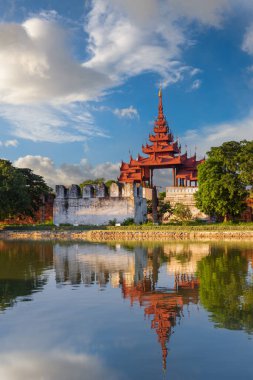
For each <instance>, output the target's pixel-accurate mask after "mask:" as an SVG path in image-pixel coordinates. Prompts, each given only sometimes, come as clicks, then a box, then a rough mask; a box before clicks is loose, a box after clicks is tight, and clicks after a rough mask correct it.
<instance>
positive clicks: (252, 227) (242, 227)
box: [0, 222, 253, 232]
mask: <svg viewBox="0 0 253 380" xmlns="http://www.w3.org/2000/svg"><path fill="white" fill-rule="evenodd" d="M0 229H1V230H2V231H20V232H22V231H52V232H64V231H96V230H100V231H101V230H103V231H113V232H116V231H171V232H172V231H176V232H184V231H185V232H187V231H188V232H190V231H203V232H204V231H253V223H252V222H251V223H232V222H228V223H208V224H207V223H205V224H203V223H197V222H188V223H173V224H164V225H154V224H142V225H135V224H131V225H129V226H118V227H116V226H95V225H87V226H86V225H80V226H72V225H60V226H55V225H53V224H35V225H0Z"/></svg>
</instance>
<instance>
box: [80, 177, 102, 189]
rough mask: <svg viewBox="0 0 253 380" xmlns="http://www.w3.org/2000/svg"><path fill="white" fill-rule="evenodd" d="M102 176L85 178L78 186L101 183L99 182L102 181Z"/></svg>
mask: <svg viewBox="0 0 253 380" xmlns="http://www.w3.org/2000/svg"><path fill="white" fill-rule="evenodd" d="M104 182H105V179H104V178H96V179H86V180H85V181H84V182H82V183H80V185H79V186H80V187H81V188H83V187H84V186H87V185H101V183H104Z"/></svg>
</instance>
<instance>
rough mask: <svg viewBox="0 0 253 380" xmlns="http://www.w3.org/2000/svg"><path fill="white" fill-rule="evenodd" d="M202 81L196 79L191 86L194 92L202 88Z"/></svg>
mask: <svg viewBox="0 0 253 380" xmlns="http://www.w3.org/2000/svg"><path fill="white" fill-rule="evenodd" d="M201 84H202V81H201V80H200V79H196V80H195V81H194V82H193V83H192V86H191V89H192V90H198V89H199V88H200V87H201Z"/></svg>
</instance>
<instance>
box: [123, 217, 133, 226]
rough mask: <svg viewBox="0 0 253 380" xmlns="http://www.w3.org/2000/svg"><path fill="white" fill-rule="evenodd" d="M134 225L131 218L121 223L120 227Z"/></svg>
mask: <svg viewBox="0 0 253 380" xmlns="http://www.w3.org/2000/svg"><path fill="white" fill-rule="evenodd" d="M133 224H134V219H133V218H127V219H125V220H124V222H122V223H121V225H122V226H132V225H133Z"/></svg>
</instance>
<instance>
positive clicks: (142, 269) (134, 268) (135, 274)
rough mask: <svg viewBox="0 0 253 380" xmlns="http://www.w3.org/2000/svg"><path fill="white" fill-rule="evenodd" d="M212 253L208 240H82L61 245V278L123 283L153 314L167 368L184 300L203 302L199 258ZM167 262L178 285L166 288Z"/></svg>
mask: <svg viewBox="0 0 253 380" xmlns="http://www.w3.org/2000/svg"><path fill="white" fill-rule="evenodd" d="M208 254H209V245H208V244H185V243H182V244H180V243H179V244H175V243H173V244H167V245H158V246H154V247H151V246H147V247H145V246H133V247H132V248H131V247H124V246H121V245H119V244H115V245H114V246H107V245H90V244H80V245H72V246H64V245H59V244H58V245H56V246H55V247H54V263H55V271H56V281H57V282H58V283H64V282H65V283H66V282H69V283H71V284H80V283H83V284H85V285H87V286H88V285H93V284H97V285H99V286H100V287H105V286H107V285H108V284H110V285H111V286H112V287H114V288H115V287H120V288H121V290H122V295H123V297H124V298H125V299H129V301H130V304H131V305H132V306H133V305H134V304H135V303H138V304H139V305H140V306H141V307H143V308H144V315H145V316H146V317H148V318H150V319H151V324H150V325H151V328H152V329H154V330H155V331H156V334H157V336H158V342H159V343H160V345H161V350H162V361H163V368H166V358H167V354H168V349H167V345H168V341H169V338H170V336H171V334H172V332H173V328H174V327H175V326H176V324H177V321H178V320H180V318H181V317H182V315H183V305H184V304H187V305H188V304H189V303H191V302H193V303H197V302H198V286H199V280H198V278H196V270H197V262H198V260H200V259H201V258H203V257H205V256H206V255H208ZM164 263H165V265H166V268H167V274H168V275H169V276H172V275H173V277H174V286H173V287H172V288H170V287H169V286H167V287H165V288H162V289H160V288H159V287H157V284H158V282H159V278H158V277H159V269H160V267H161V266H162V265H163V264H164Z"/></svg>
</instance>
